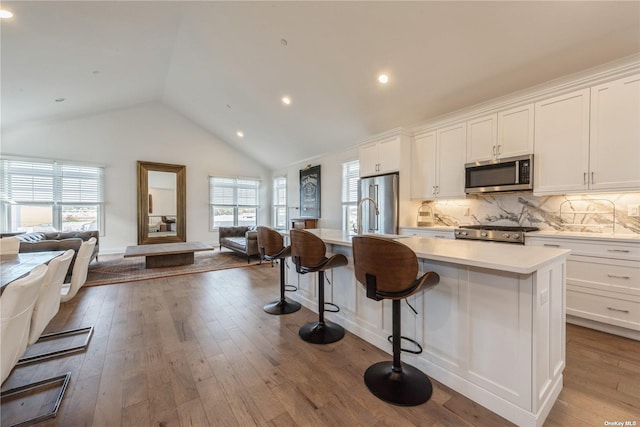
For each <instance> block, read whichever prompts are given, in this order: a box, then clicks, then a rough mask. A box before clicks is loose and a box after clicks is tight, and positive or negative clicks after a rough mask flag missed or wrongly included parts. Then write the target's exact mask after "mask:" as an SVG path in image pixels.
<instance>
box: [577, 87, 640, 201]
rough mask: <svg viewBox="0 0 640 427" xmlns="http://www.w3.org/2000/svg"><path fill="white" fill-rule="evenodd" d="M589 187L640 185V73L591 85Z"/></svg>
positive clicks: (617, 188)
mask: <svg viewBox="0 0 640 427" xmlns="http://www.w3.org/2000/svg"><path fill="white" fill-rule="evenodd" d="M590 162H591V163H590V165H591V172H590V173H591V175H590V176H589V179H590V186H591V189H594V190H604V189H606V190H631V189H635V190H637V189H638V188H640V75H635V76H631V77H626V78H624V79H620V80H616V81H614V82H610V83H606V84H602V85H599V86H594V87H592V88H591V141H590Z"/></svg>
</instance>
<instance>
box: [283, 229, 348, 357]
mask: <svg viewBox="0 0 640 427" xmlns="http://www.w3.org/2000/svg"><path fill="white" fill-rule="evenodd" d="M290 233H291V257H292V258H293V260H294V262H295V265H296V271H297V272H298V273H300V274H308V273H315V272H317V273H318V321H317V322H310V323H307V324H306V325H303V326H302V327H301V328H300V330H299V331H298V334H299V335H300V338H302V339H303V340H305V341H307V342H310V343H313V344H329V343H332V342H336V341H339V340H341V339H342V338H343V337H344V328H343V327H342V326H340V325H338V324H335V323H332V322H329V321H326V320H325V319H324V312H325V308H324V305H325V302H324V272H325V271H326V270H330V269H332V268H337V267H342V266H345V265H347V264H348V263H349V262H348V261H347V257H345V256H344V255H342V254H337V255H333V256H332V257H331V258H327V257H326V253H327V248H326V246H325V244H324V242H323V241H322V239H320V238H319V237H318V236H316V235H315V234H313V233H311V232H309V231H305V230H300V229H292V230H291V232H290Z"/></svg>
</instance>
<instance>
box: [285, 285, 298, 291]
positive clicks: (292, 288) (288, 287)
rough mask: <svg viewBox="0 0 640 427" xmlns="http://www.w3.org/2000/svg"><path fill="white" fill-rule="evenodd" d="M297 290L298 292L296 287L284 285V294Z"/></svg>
mask: <svg viewBox="0 0 640 427" xmlns="http://www.w3.org/2000/svg"><path fill="white" fill-rule="evenodd" d="M297 290H298V287H297V286H295V285H284V291H285V292H296V291H297Z"/></svg>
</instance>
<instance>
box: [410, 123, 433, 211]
mask: <svg viewBox="0 0 640 427" xmlns="http://www.w3.org/2000/svg"><path fill="white" fill-rule="evenodd" d="M435 165H436V133H435V132H429V133H424V134H419V135H416V136H415V138H414V139H413V142H412V144H411V198H412V199H420V200H424V199H432V198H434V197H435V194H434V188H435V185H436V171H435Z"/></svg>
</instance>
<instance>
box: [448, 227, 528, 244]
mask: <svg viewBox="0 0 640 427" xmlns="http://www.w3.org/2000/svg"><path fill="white" fill-rule="evenodd" d="M537 230H538V228H537V227H502V226H498V225H462V226H460V228H457V229H456V230H455V232H454V236H455V238H456V239H469V240H486V241H489V242H505V243H519V244H521V245H524V233H526V232H528V231H537Z"/></svg>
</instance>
